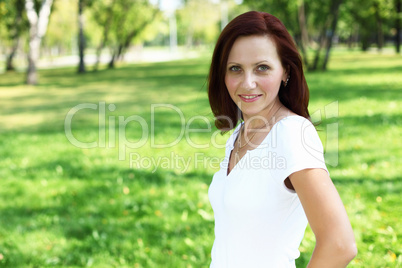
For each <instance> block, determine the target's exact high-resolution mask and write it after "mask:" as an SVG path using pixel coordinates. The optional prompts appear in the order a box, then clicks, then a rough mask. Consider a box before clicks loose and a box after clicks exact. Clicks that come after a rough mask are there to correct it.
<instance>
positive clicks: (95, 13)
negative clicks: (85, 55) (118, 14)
mask: <svg viewBox="0 0 402 268" xmlns="http://www.w3.org/2000/svg"><path fill="white" fill-rule="evenodd" d="M115 2H116V0H111V1H96V2H95V3H94V5H93V6H92V10H91V11H92V18H93V19H94V21H95V22H96V23H97V24H98V25H99V26H101V27H102V28H103V29H102V36H101V40H100V42H99V44H98V46H97V48H96V62H95V65H94V71H97V70H98V67H99V63H100V57H101V53H102V49H103V48H104V47H105V45H106V44H107V42H108V41H109V31H110V27H111V24H112V20H113V17H114V16H113V8H114V4H115Z"/></svg>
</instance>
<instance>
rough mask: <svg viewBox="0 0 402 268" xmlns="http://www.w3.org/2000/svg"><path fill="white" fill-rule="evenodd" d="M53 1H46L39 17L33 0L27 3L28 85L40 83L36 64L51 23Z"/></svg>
mask: <svg viewBox="0 0 402 268" xmlns="http://www.w3.org/2000/svg"><path fill="white" fill-rule="evenodd" d="M52 3H53V0H44V1H43V2H42V5H41V7H40V10H39V15H38V14H37V13H36V11H35V4H34V1H33V0H26V1H25V9H26V11H27V17H28V21H29V52H28V71H27V80H26V82H27V84H29V85H35V84H37V83H38V75H37V70H36V64H37V62H38V60H39V55H40V43H41V40H42V37H43V36H44V35H45V33H46V30H47V25H48V23H49V16H50V11H51V10H50V9H51V7H52Z"/></svg>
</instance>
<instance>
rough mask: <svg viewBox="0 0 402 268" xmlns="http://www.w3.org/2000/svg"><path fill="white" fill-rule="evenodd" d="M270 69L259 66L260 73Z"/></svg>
mask: <svg viewBox="0 0 402 268" xmlns="http://www.w3.org/2000/svg"><path fill="white" fill-rule="evenodd" d="M268 69H269V67H268V66H266V65H261V66H258V71H261V72H264V71H267V70H268Z"/></svg>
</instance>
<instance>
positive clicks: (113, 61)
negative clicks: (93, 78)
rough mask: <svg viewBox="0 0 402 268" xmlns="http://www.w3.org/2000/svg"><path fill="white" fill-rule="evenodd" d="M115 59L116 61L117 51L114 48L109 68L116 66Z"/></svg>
mask: <svg viewBox="0 0 402 268" xmlns="http://www.w3.org/2000/svg"><path fill="white" fill-rule="evenodd" d="M115 61H116V52H115V51H114V50H113V52H112V58H111V59H110V61H109V64H108V66H107V67H108V68H109V69H113V68H114V66H115V65H114V63H115Z"/></svg>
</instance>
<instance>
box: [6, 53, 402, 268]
mask: <svg viewBox="0 0 402 268" xmlns="http://www.w3.org/2000/svg"><path fill="white" fill-rule="evenodd" d="M401 66H402V57H401V56H396V55H376V54H362V53H359V52H344V51H339V52H336V51H335V53H334V54H333V55H332V59H331V63H330V70H329V71H328V72H323V73H321V72H317V73H308V74H307V80H308V83H309V86H310V90H311V104H310V112H311V113H312V114H314V118H316V119H322V121H323V122H322V124H321V125H320V126H319V127H318V128H319V130H320V132H319V133H320V136H321V138H322V140H323V142H324V143H326V141H327V136H326V128H327V127H330V126H331V124H332V125H334V124H335V125H337V126H338V129H339V132H338V134H339V135H338V138H339V142H334V140H333V139H332V140H331V138H328V146H327V147H326V148H327V151H326V153H327V154H328V156H329V157H330V160H331V161H330V162H331V163H332V164H334V163H335V164H334V166H332V165H328V167H329V170H330V173H331V177H332V179H333V181H334V183H335V185H336V186H337V188H338V190H339V193H340V195H341V197H342V199H343V201H344V204H345V206H346V209H347V212H348V214H349V217H350V220H351V222H352V225H353V228H354V231H355V236H356V240H357V243H358V249H359V254H358V256H357V257H356V258H355V260H354V261H353V262H352V264H351V265H350V267H401V266H402V255H401V254H402V252H401V251H402V250H401V243H400V242H398V241H400V240H401V223H400V222H401V220H400V214H401V212H402V210H401V204H400V194H401V192H402V183H401V174H402V165H401V164H400V159H402V150H401V149H402V148H401V143H400V136H401V133H402V111H401V109H400V107H402V98H401V97H402V96H401V93H402V92H401V88H402V76H401V73H402V67H401ZM207 71H208V60H207V59H191V60H186V61H178V62H168V63H154V64H141V65H130V66H122V67H119V68H118V69H116V70H109V71H99V72H97V73H88V74H86V75H77V74H75V69H69V68H67V69H55V70H44V71H41V72H40V84H39V85H38V86H37V87H29V86H25V85H23V83H22V82H23V80H24V75H23V74H21V73H7V74H3V75H0V99H1V106H0V125H1V129H0V152H1V160H0V259H1V260H0V266H1V267H19V266H23V267H44V266H45V267H46V266H55V267H57V266H70V267H74V266H75V267H77V266H92V267H208V265H209V262H210V250H211V247H212V243H213V238H214V237H213V213H212V209H211V207H210V205H209V201H208V196H207V191H208V185H209V183H210V181H211V178H212V175H213V173H214V172H215V171H216V170H217V168H218V165H217V162H216V161H218V160H219V159H221V158H222V157H223V155H224V150H223V149H219V148H217V147H218V146H212V144H211V135H212V134H213V133H215V132H214V131H215V129H214V128H212V130H211V131H206V132H204V133H194V132H189V131H185V132H184V133H183V134H184V136H183V138H181V139H178V143H177V144H175V145H174V146H171V147H168V148H157V149H155V148H153V147H154V146H153V145H152V144H151V143H152V142H154V143H155V144H159V145H161V144H168V143H172V142H174V141H175V140H176V139H177V138H180V135H181V133H182V132H181V130H182V126H181V117H180V114H179V113H178V111H177V110H179V111H181V112H182V115H183V120H184V122H185V123H186V124H187V127H188V128H203V129H207V128H208V127H209V125H208V124H210V123H211V124H212V114H211V112H210V110H209V105H208V100H207V97H206V88H205V81H206V75H207ZM102 102H105V113H104V114H103V113H102V112H101V118H105V125H106V129H105V131H104V136H103V134H102V133H103V132H102V131H101V132H99V110H100V108H101V106H102ZM336 102H338V104H336ZM82 103H91V104H95V105H96V109H82V110H80V111H78V112H77V113H76V114H75V116H74V117H73V120H72V127H71V129H72V134H73V135H74V137H76V138H77V139H78V140H80V141H82V142H97V143H98V144H97V147H96V148H91V149H83V148H79V147H76V146H74V145H73V144H72V143H70V142H69V140H68V139H67V138H66V134H65V126H64V123H65V118H66V115H67V114H68V112H69V111H70V110H71V109H72V108H73V107H74V106H76V105H79V104H82ZM110 104H114V105H115V109H109V105H110ZM152 104H170V105H172V106H170V107H168V106H165V107H153V108H154V111H155V113H154V118H153V119H154V124H153V128H151V119H152V116H151V111H152ZM172 107H173V108H176V110H174V109H172ZM326 107H327V110H325V108H326ZM336 107H338V108H337V109H338V111H339V115H338V116H336V117H335V118H330V117H331V115H330V114H329V113H328V111H330V112H333V113H334V112H335V113H336V109H335V108H336ZM318 111H319V112H321V116H319V114H318ZM325 112H327V113H325ZM135 115H136V116H139V117H141V118H143V119H144V120H145V122H147V125H148V127H149V129H148V130H146V131H145V135H148V139H146V140H145V144H144V145H143V146H141V147H140V148H126V146H125V144H124V143H123V139H121V138H126V139H127V143H130V144H134V143H136V142H140V141H141V137H142V136H143V135H144V133H143V129H142V127H141V125H140V123H138V121H132V122H130V123H128V124H127V126H126V127H125V129H119V127H118V125H119V124H118V123H119V117H120V120H121V121H123V120H127V119H130V118H129V117H130V116H135ZM197 115H198V116H201V117H198V118H196V117H194V116H197ZM131 119H138V117H137V118H131ZM204 119H205V120H204ZM110 120H111V121H110ZM113 120H114V121H113ZM190 120H193V121H192V122H191V121H190ZM101 123H102V120H101ZM151 131H153V133H151ZM99 133H101V134H99ZM113 133H115V134H116V135H115V137H114V136H113ZM119 134H120V135H121V137H120V139H119V138H118V135H119ZM151 134H153V135H152V136H153V137H154V140H151ZM99 135H100V136H99ZM186 135H187V139H186ZM143 137H144V138H145V137H146V136H143ZM226 138H227V135H226V136H223V137H222V136H220V135H217V136H216V137H215V136H214V139H213V142H215V143H216V144H219V145H224V143H225V140H226ZM119 142H120V143H119ZM190 142H192V143H193V144H198V145H199V147H202V148H194V146H192V145H191V144H190ZM337 147H338V149H337ZM119 156H120V160H119ZM130 157H131V159H130ZM140 157H141V158H140ZM152 160H155V161H157V160H159V161H160V162H159V165H158V166H155V165H154V164H152V162H151V161H152ZM336 162H337V163H336ZM186 165H188V166H187V167H186V168H185V166H186ZM313 247H314V236H313V234H312V232H311V230H310V229H307V232H306V236H305V239H304V240H303V243H302V245H301V248H300V250H301V252H302V255H301V257H300V258H299V259H298V261H297V262H298V265H299V266H300V267H305V266H306V264H307V262H308V259H309V257H310V256H311V252H312V249H313Z"/></svg>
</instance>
